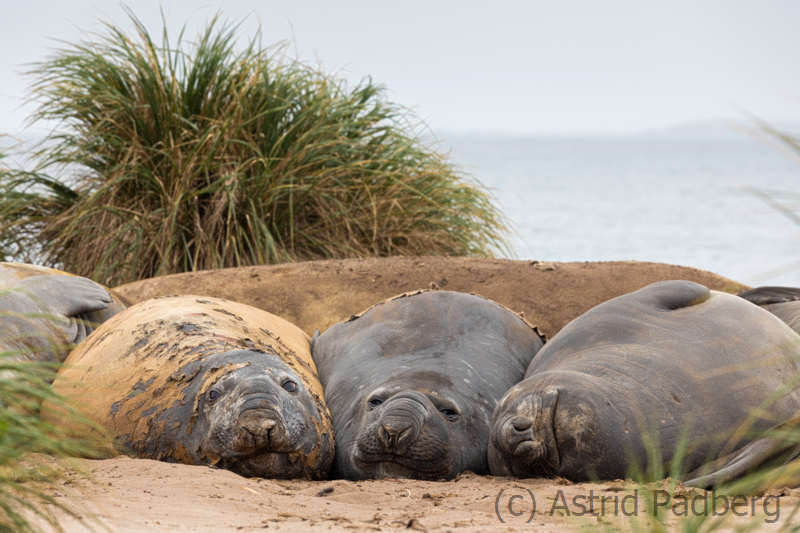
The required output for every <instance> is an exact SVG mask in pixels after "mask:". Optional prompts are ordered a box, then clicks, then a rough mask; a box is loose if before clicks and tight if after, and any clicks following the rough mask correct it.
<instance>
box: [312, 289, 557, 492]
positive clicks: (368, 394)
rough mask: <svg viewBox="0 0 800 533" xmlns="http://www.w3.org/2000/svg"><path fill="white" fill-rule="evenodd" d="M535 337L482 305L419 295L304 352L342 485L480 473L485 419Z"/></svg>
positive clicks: (517, 375) (398, 300)
mask: <svg viewBox="0 0 800 533" xmlns="http://www.w3.org/2000/svg"><path fill="white" fill-rule="evenodd" d="M542 344H543V338H542V337H541V336H540V335H539V333H538V331H537V330H536V329H535V328H534V327H531V326H530V325H529V324H528V323H527V322H525V321H524V320H523V319H522V318H520V317H518V316H517V315H515V314H514V313H513V312H511V311H509V310H508V309H506V308H505V307H503V306H501V305H500V304H497V303H495V302H492V301H491V300H487V299H485V298H482V297H480V296H475V295H470V294H463V293H457V292H447V291H438V290H436V291H418V292H414V293H408V294H404V295H400V296H397V297H395V298H392V299H389V300H386V301H384V302H381V303H379V304H378V305H376V306H374V307H372V308H370V309H369V310H367V311H366V312H364V313H363V314H362V315H360V316H352V317H350V320H348V321H347V322H342V323H339V324H336V325H334V326H332V327H331V328H330V329H328V330H327V331H326V332H325V333H323V334H322V335H319V337H317V336H316V335H315V340H314V341H313V344H312V351H313V355H314V360H315V361H316V363H317V367H318V368H319V371H320V380H321V381H322V385H323V387H324V389H325V398H326V401H327V402H328V406H329V408H330V410H331V414H332V416H333V424H334V428H335V430H336V439H337V443H338V450H337V453H336V459H335V461H334V468H333V470H332V475H335V476H338V477H343V478H346V479H373V478H385V477H393V478H413V479H427V480H438V479H442V478H445V479H452V478H453V477H455V476H456V475H457V474H458V473H460V472H463V471H465V470H471V471H473V472H476V473H479V474H482V473H486V472H487V470H488V465H487V462H486V446H487V441H488V437H489V419H490V417H491V415H492V411H493V410H494V408H495V405H496V404H497V401H498V400H499V399H500V398H501V397H502V395H503V393H505V392H506V391H507V390H508V389H509V387H511V386H512V385H513V384H515V383H517V382H518V381H519V380H520V379H522V376H523V374H524V372H525V368H526V367H527V366H528V363H529V362H530V361H531V359H532V358H533V356H534V355H535V354H536V352H537V351H538V350H539V349H540V348H541V347H542Z"/></svg>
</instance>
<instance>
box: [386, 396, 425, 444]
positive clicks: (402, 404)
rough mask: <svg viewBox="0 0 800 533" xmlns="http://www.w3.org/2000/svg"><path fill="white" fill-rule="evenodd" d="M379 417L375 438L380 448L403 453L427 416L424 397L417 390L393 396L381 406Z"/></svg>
mask: <svg viewBox="0 0 800 533" xmlns="http://www.w3.org/2000/svg"><path fill="white" fill-rule="evenodd" d="M418 396H419V397H418ZM379 417H380V418H379V420H378V423H377V426H378V427H377V428H376V435H375V438H376V440H377V441H378V446H379V447H380V450H381V451H382V452H383V453H388V454H392V455H405V454H406V453H407V452H408V450H409V448H411V446H413V445H414V443H415V442H416V441H417V439H418V438H419V432H420V429H421V428H422V426H423V425H424V424H425V420H426V419H427V418H428V409H427V407H426V406H425V397H424V396H423V395H422V394H420V393H418V392H407V393H401V394H399V395H397V396H394V397H393V398H391V399H389V401H387V402H386V403H385V404H383V405H382V406H381V412H380V413H379Z"/></svg>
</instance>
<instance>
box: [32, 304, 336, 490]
mask: <svg viewBox="0 0 800 533" xmlns="http://www.w3.org/2000/svg"><path fill="white" fill-rule="evenodd" d="M53 389H54V390H55V391H56V392H57V393H60V394H61V395H62V396H64V397H66V398H67V399H70V400H73V401H74V402H75V403H76V404H77V405H78V410H79V411H80V413H81V414H83V415H84V416H85V417H86V418H88V419H89V420H90V421H92V422H94V423H95V424H97V426H98V428H96V429H94V430H92V431H91V432H87V429H86V426H82V425H81V424H80V423H79V422H78V421H75V420H74V417H73V418H71V417H69V416H67V415H65V414H64V413H63V411H62V412H53V413H50V414H48V415H47V416H45V419H47V420H50V421H51V422H54V423H56V424H58V425H60V426H62V427H64V426H66V427H67V429H68V430H69V431H70V432H71V433H72V434H75V435H76V436H78V435H79V436H83V437H84V438H86V439H92V438H93V437H95V436H97V435H98V433H100V434H101V437H102V436H107V437H111V438H113V439H115V440H116V445H117V448H118V449H121V450H122V451H125V452H127V453H130V454H132V455H134V456H137V457H143V458H149V459H158V460H163V461H168V462H179V463H185V464H192V465H215V466H217V467H219V468H225V469H228V470H232V471H233V472H236V473H238V474H240V475H243V476H248V477H269V478H298V477H304V478H311V479H322V478H324V477H325V475H326V473H327V471H328V469H329V468H330V465H331V463H332V461H333V455H334V440H333V432H332V431H331V421H330V414H329V413H328V410H327V408H326V407H325V403H324V400H323V396H322V386H321V385H320V383H319V379H318V377H317V373H316V367H315V366H314V362H313V360H312V359H311V351H310V345H309V338H308V336H307V335H306V334H305V333H303V332H302V331H300V329H298V328H297V327H295V326H293V325H292V324H290V323H289V322H287V321H285V320H283V319H281V318H278V317H276V316H274V315H271V314H269V313H267V312H265V311H261V310H259V309H255V308H252V307H249V306H246V305H243V304H238V303H234V302H228V301H225V300H221V299H217V298H205V297H195V296H184V297H177V296H176V297H166V298H159V299H155V300H149V301H146V302H142V303H140V304H137V305H135V306H133V307H131V308H129V309H128V310H126V311H125V312H123V313H120V314H119V315H117V316H115V317H113V318H112V319H111V320H109V321H108V322H106V323H105V324H103V325H102V326H100V327H99V328H98V329H97V330H96V331H94V332H93V333H92V334H91V335H90V336H89V337H88V338H87V339H86V340H85V341H84V342H83V343H81V344H80V345H79V346H78V347H77V348H76V349H75V350H74V351H73V352H72V353H71V354H70V356H69V357H68V358H67V361H66V365H65V367H64V368H62V369H61V371H60V372H59V374H58V377H57V378H56V380H55V382H54V383H53ZM45 405H47V404H45ZM103 431H104V432H105V435H102V432H103Z"/></svg>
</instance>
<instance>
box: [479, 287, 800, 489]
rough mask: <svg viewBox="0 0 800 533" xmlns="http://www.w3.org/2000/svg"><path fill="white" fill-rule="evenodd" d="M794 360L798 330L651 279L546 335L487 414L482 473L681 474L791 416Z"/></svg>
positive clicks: (721, 298)
mask: <svg viewBox="0 0 800 533" xmlns="http://www.w3.org/2000/svg"><path fill="white" fill-rule="evenodd" d="M799 367H800V337H798V335H797V334H795V333H794V332H793V331H792V330H791V329H790V328H789V327H788V326H787V325H786V324H785V323H783V322H782V321H781V320H779V319H778V318H777V317H775V316H773V315H772V314H770V313H768V312H766V311H764V310H763V309H760V308H758V307H757V306H755V305H752V304H750V303H748V302H746V301H745V300H743V299H742V298H738V297H736V296H733V295H729V294H724V293H719V292H713V291H709V290H708V289H707V288H706V287H703V286H701V285H698V284H696V283H692V282H689V281H665V282H660V283H655V284H652V285H649V286H647V287H645V288H643V289H641V290H638V291H636V292H633V293H630V294H627V295H624V296H620V297H618V298H614V299H613V300H610V301H608V302H605V303H603V304H600V305H598V306H597V307H595V308H593V309H591V310H590V311H588V312H587V313H585V314H584V315H582V316H581V317H578V318H577V319H575V320H573V321H572V322H570V323H569V324H568V325H567V326H566V327H564V329H562V330H561V331H560V332H559V333H558V334H556V335H555V336H554V337H553V338H552V339H551V340H550V341H549V342H548V343H547V345H546V346H545V347H544V348H543V349H542V351H541V352H540V353H539V354H538V355H537V357H536V359H534V360H533V362H532V363H531V365H530V367H529V368H528V370H527V372H526V374H525V379H524V380H523V381H522V382H521V383H519V384H517V385H515V386H514V387H512V388H511V390H509V391H508V393H507V394H506V395H505V396H504V397H503V399H502V401H501V402H500V405H499V406H498V407H497V410H496V412H495V414H494V416H493V418H492V438H491V442H490V446H489V464H490V468H491V472H492V473H493V474H494V475H501V476H514V477H544V476H547V477H553V476H562V477H565V478H567V479H570V480H574V481H585V480H590V479H624V478H626V477H632V476H633V477H636V476H637V474H639V475H647V474H648V473H650V474H653V475H657V474H658V472H659V468H660V467H661V465H662V464H663V465H664V467H665V469H664V470H663V471H661V473H663V474H664V475H666V474H669V473H670V469H672V472H673V473H672V475H676V474H677V475H679V476H680V475H683V474H685V473H686V472H690V471H692V470H695V469H697V468H699V467H701V466H702V465H704V464H706V463H709V462H711V461H713V460H715V459H716V458H717V457H719V456H720V455H723V454H726V453H729V452H732V451H735V450H737V449H740V448H742V447H743V446H745V445H747V444H748V442H750V441H752V440H753V439H754V438H757V437H758V435H759V434H760V433H763V432H764V431H766V430H767V429H769V428H771V427H772V426H774V425H776V424H778V423H781V422H783V421H785V420H788V419H790V418H791V417H792V416H794V415H795V413H796V412H797V411H798V409H800V391H799V390H798V386H800V383H799V382H798V368H799ZM674 460H679V461H680V464H674V463H673V461H674Z"/></svg>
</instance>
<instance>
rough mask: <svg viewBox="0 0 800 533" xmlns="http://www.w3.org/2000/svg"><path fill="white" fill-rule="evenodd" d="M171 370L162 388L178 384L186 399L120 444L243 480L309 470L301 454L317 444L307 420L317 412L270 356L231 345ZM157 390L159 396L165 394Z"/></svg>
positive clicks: (293, 379)
mask: <svg viewBox="0 0 800 533" xmlns="http://www.w3.org/2000/svg"><path fill="white" fill-rule="evenodd" d="M176 374H178V376H179V379H177V380H174V379H173V380H170V381H168V382H167V384H166V386H165V387H164V389H166V388H167V387H175V388H177V387H181V388H183V390H182V391H181V394H182V395H183V396H184V397H185V398H187V399H193V401H187V402H185V403H184V404H181V403H180V402H179V403H176V404H175V405H173V406H172V407H170V408H168V409H165V410H163V411H161V412H160V413H159V414H158V415H157V416H155V417H153V418H152V419H151V422H150V423H149V424H148V426H149V429H150V431H148V432H147V434H146V435H145V434H142V433H138V432H137V433H136V434H135V435H133V437H134V438H131V437H132V436H130V435H126V436H122V437H121V438H120V442H121V443H122V444H124V445H126V446H128V447H129V448H130V449H131V450H132V451H133V452H134V453H136V454H137V455H143V456H149V457H157V456H159V455H165V456H173V455H180V454H183V453H185V454H187V455H189V456H191V457H192V460H193V462H194V463H197V464H201V463H207V464H212V465H216V466H218V467H220V468H225V469H227V470H231V471H233V472H236V473H238V474H241V475H243V476H247V477H264V478H286V479H290V478H296V477H309V476H310V475H311V474H312V473H313V472H312V470H311V469H309V465H308V464H306V463H307V462H306V461H305V460H304V459H306V458H308V457H310V456H312V455H314V453H313V452H314V450H315V449H316V448H317V445H318V443H317V430H316V427H317V426H316V425H315V423H314V422H315V421H316V422H317V423H320V422H321V417H320V413H319V409H317V406H316V404H315V402H314V400H313V398H312V397H311V395H310V394H309V393H308V391H307V390H306V388H305V387H304V386H303V382H302V380H301V379H300V378H299V377H298V376H297V374H296V373H295V372H294V371H292V369H291V368H289V367H288V366H287V365H286V364H285V363H284V362H283V361H281V360H280V359H279V358H278V357H277V356H276V355H271V354H267V353H260V352H254V351H248V350H233V351H229V352H223V353H219V354H215V355H213V356H210V357H207V358H205V359H204V360H202V361H195V362H192V363H189V364H188V365H185V366H184V367H182V368H181V369H180V371H179V372H178V373H176ZM187 382H188V386H186V383H187ZM164 389H162V391H161V392H159V393H158V394H164V395H170V393H171V392H172V391H169V390H164ZM181 421H188V423H186V422H184V423H181ZM176 422H177V423H176ZM329 444H330V443H329Z"/></svg>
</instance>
